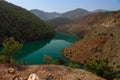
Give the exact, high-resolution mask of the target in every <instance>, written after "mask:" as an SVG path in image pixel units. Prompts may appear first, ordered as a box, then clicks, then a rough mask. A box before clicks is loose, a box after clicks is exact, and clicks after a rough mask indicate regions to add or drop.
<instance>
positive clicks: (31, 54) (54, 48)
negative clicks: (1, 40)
mask: <svg viewBox="0 0 120 80" xmlns="http://www.w3.org/2000/svg"><path fill="white" fill-rule="evenodd" d="M77 40H78V37H75V36H69V35H63V34H59V33H57V34H56V35H55V36H54V37H53V38H51V39H47V40H40V41H32V42H25V43H23V47H22V49H21V50H20V51H19V53H17V54H15V56H14V57H15V59H16V60H17V61H18V63H19V64H20V63H21V61H22V59H25V61H26V62H27V64H29V65H32V64H44V61H43V56H44V55H45V54H46V55H48V56H51V57H52V58H53V59H56V58H57V57H59V56H62V54H61V50H62V49H63V48H66V47H67V46H69V45H71V44H72V43H74V42H75V41H77Z"/></svg>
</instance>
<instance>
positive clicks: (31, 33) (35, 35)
mask: <svg viewBox="0 0 120 80" xmlns="http://www.w3.org/2000/svg"><path fill="white" fill-rule="evenodd" d="M0 22H1V24H0V44H1V43H2V41H3V40H4V39H5V38H7V37H11V36H12V37H14V38H15V39H17V40H20V41H31V40H39V39H45V38H48V37H50V36H52V35H53V32H54V31H53V30H52V29H51V28H50V27H49V26H48V25H47V24H46V23H44V22H43V21H42V20H40V19H39V18H37V17H36V16H34V15H33V14H32V13H30V12H29V11H27V10H25V9H23V8H21V7H19V6H16V5H13V4H11V3H8V2H6V1H4V0H0Z"/></svg>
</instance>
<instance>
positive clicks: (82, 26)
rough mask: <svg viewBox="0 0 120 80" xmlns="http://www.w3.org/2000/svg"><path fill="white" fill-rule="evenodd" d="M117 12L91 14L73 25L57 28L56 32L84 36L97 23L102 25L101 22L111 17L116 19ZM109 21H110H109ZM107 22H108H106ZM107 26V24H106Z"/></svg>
mask: <svg viewBox="0 0 120 80" xmlns="http://www.w3.org/2000/svg"><path fill="white" fill-rule="evenodd" d="M116 13H117V12H114V11H113V12H112V11H111V12H97V13H91V14H88V15H87V16H85V17H83V18H82V19H78V20H76V21H75V22H73V23H70V24H67V25H62V26H59V27H57V28H56V29H55V30H56V31H60V32H61V31H63V32H73V33H76V34H77V35H81V36H83V35H84V34H85V33H86V31H87V30H89V28H90V27H92V26H93V25H95V24H96V23H98V24H102V23H100V22H101V20H103V21H104V20H105V19H107V18H109V17H114V15H115V14H116ZM107 20H108V19H107ZM105 21H106V20H105ZM106 24H107V23H106Z"/></svg>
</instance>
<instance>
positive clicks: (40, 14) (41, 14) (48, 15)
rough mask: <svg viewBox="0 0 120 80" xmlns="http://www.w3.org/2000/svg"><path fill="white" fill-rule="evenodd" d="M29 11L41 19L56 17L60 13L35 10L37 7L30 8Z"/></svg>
mask: <svg viewBox="0 0 120 80" xmlns="http://www.w3.org/2000/svg"><path fill="white" fill-rule="evenodd" d="M30 12H32V13H33V14H34V15H36V16H37V17H39V18H40V19H42V20H44V21H45V20H49V19H53V18H57V17H59V16H60V15H61V13H57V12H51V13H49V12H44V11H41V10H37V9H32V10H30Z"/></svg>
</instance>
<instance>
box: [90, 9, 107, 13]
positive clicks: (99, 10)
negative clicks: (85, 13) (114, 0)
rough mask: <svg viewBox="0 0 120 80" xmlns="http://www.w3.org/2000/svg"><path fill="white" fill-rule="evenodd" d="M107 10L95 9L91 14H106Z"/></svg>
mask: <svg viewBox="0 0 120 80" xmlns="http://www.w3.org/2000/svg"><path fill="white" fill-rule="evenodd" d="M107 11H108V10H104V9H97V10H94V11H92V12H93V13H96V12H107Z"/></svg>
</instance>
